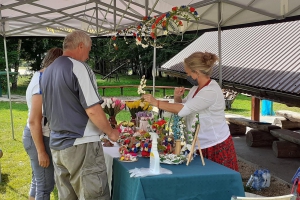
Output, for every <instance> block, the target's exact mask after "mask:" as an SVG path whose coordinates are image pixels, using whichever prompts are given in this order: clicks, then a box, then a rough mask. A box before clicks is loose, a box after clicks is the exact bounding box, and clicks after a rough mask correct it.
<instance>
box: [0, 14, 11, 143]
mask: <svg viewBox="0 0 300 200" xmlns="http://www.w3.org/2000/svg"><path fill="white" fill-rule="evenodd" d="M1 18H2V17H1V13H0V19H1ZM2 31H3V41H4V42H3V43H4V54H5V63H6V78H7V92H8V94H7V95H8V98H9V109H10V122H11V131H12V138H13V139H15V133H14V121H13V114H12V106H11V95H10V82H9V72H8V59H7V48H6V36H5V22H2Z"/></svg>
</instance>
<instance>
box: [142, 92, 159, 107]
mask: <svg viewBox="0 0 300 200" xmlns="http://www.w3.org/2000/svg"><path fill="white" fill-rule="evenodd" d="M143 98H144V101H146V102H149V103H150V104H151V105H153V106H157V100H156V99H155V98H154V97H153V96H152V94H144V95H143Z"/></svg>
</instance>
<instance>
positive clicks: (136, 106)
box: [125, 99, 152, 118]
mask: <svg viewBox="0 0 300 200" xmlns="http://www.w3.org/2000/svg"><path fill="white" fill-rule="evenodd" d="M125 103H126V106H127V107H128V108H129V111H130V114H131V116H132V117H133V118H136V113H137V112H140V111H151V110H152V106H150V104H149V103H148V102H143V101H142V100H141V99H139V100H136V101H133V102H130V101H126V102H125Z"/></svg>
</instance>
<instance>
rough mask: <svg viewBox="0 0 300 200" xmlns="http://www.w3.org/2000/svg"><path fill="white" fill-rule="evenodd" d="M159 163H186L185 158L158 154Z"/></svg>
mask: <svg viewBox="0 0 300 200" xmlns="http://www.w3.org/2000/svg"><path fill="white" fill-rule="evenodd" d="M159 157H160V163H164V164H169V165H178V164H182V163H183V162H185V161H186V157H185V156H183V155H176V154H160V155H159Z"/></svg>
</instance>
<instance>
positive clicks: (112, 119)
mask: <svg viewBox="0 0 300 200" xmlns="http://www.w3.org/2000/svg"><path fill="white" fill-rule="evenodd" d="M108 121H109V123H110V125H111V127H113V128H115V127H116V126H117V120H116V116H109V119H108Z"/></svg>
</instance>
